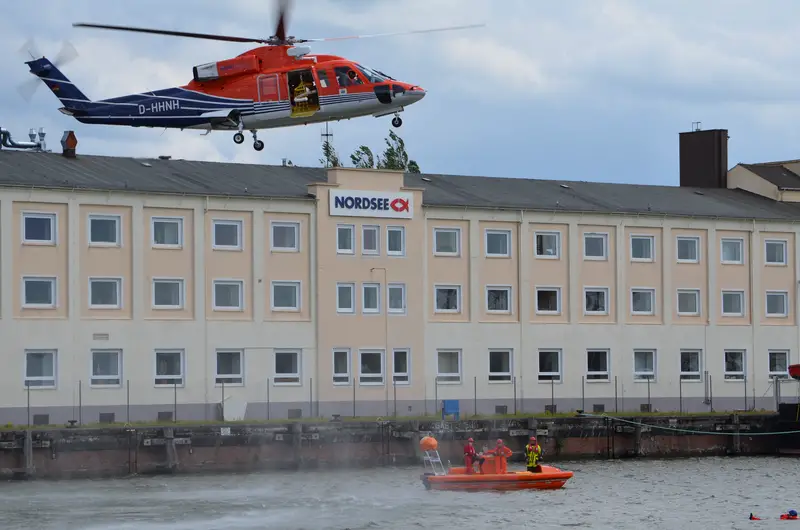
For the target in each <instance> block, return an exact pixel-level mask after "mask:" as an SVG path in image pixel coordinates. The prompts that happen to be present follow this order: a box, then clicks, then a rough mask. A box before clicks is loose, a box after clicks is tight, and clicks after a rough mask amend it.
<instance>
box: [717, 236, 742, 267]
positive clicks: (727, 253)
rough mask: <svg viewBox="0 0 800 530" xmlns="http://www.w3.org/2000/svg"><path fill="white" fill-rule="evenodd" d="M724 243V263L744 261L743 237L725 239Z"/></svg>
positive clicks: (722, 243)
mask: <svg viewBox="0 0 800 530" xmlns="http://www.w3.org/2000/svg"><path fill="white" fill-rule="evenodd" d="M721 245H722V256H721V257H722V263H727V264H732V263H744V258H743V256H742V253H743V247H744V240H742V239H723V240H722V242H721Z"/></svg>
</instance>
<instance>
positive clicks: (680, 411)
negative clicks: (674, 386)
mask: <svg viewBox="0 0 800 530" xmlns="http://www.w3.org/2000/svg"><path fill="white" fill-rule="evenodd" d="M678 414H683V378H682V377H681V376H680V374H678Z"/></svg>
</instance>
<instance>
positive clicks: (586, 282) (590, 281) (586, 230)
mask: <svg viewBox="0 0 800 530" xmlns="http://www.w3.org/2000/svg"><path fill="white" fill-rule="evenodd" d="M578 233H579V234H580V238H581V239H580V242H579V249H580V254H579V256H580V257H579V259H580V260H581V266H580V276H579V281H578V285H580V288H581V291H582V292H581V296H580V304H581V306H580V310H579V312H578V314H579V315H580V321H581V322H584V323H596V324H610V323H612V322H616V317H617V303H619V301H618V300H617V282H616V271H617V242H616V239H617V238H616V235H617V232H616V227H615V226H613V225H580V226H579V229H578ZM587 236H590V239H592V238H594V237H597V238H602V239H604V245H605V249H606V250H605V257H602V256H593V255H590V256H586V254H585V242H586V238H587ZM598 248H599V247H598ZM591 289H595V290H596V289H601V290H603V291H604V292H605V293H606V295H605V298H606V308H605V310H604V311H603V310H602V308H601V311H598V312H596V313H595V312H592V313H588V314H587V311H586V302H585V299H586V298H585V297H586V292H587V290H591ZM600 313H603V314H600Z"/></svg>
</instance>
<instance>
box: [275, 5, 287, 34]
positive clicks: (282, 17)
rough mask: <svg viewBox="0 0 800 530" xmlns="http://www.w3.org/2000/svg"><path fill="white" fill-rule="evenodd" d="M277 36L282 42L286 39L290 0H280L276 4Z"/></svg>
mask: <svg viewBox="0 0 800 530" xmlns="http://www.w3.org/2000/svg"><path fill="white" fill-rule="evenodd" d="M276 7H277V9H276V11H277V12H276V15H275V36H276V37H278V40H279V41H280V42H284V41H285V40H286V26H287V25H288V18H289V16H288V15H289V0H279V1H278V2H277V4H276Z"/></svg>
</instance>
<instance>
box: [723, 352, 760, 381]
mask: <svg viewBox="0 0 800 530" xmlns="http://www.w3.org/2000/svg"><path fill="white" fill-rule="evenodd" d="M729 353H741V354H742V370H741V371H740V372H729V371H728V368H727V365H728V354H729ZM767 359H769V357H767ZM739 375H741V377H738V376H739ZM729 376H730V377H729ZM745 378H747V350H745V349H737V348H732V349H725V350H723V351H722V380H723V381H724V382H726V383H732V382H744V381H745Z"/></svg>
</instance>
